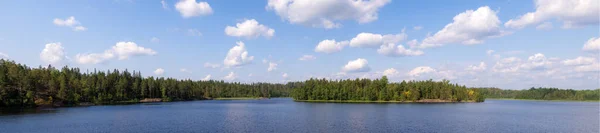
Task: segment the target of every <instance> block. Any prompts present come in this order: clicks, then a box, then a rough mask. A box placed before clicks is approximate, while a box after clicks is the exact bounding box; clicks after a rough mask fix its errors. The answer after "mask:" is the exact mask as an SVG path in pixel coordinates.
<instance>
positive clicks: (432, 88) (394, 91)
mask: <svg viewBox="0 0 600 133" xmlns="http://www.w3.org/2000/svg"><path fill="white" fill-rule="evenodd" d="M296 86H297V87H298V88H295V89H293V90H292V97H293V98H294V100H297V101H396V102H397V101H400V102H418V101H421V100H427V99H429V100H431V99H436V100H442V101H445V102H483V101H484V100H485V97H484V95H481V94H480V93H479V92H478V91H479V90H478V89H474V88H467V87H465V86H461V85H458V84H451V83H450V81H448V80H442V81H432V80H425V81H402V82H400V83H397V82H391V83H390V82H389V81H388V79H387V77H386V76H383V77H382V78H380V79H375V80H371V79H354V80H352V79H347V80H333V81H332V80H326V79H309V80H307V81H305V82H301V83H297V85H296Z"/></svg>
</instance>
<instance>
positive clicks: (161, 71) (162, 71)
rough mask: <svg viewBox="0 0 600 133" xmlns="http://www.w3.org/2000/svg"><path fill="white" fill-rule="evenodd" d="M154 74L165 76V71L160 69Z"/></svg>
mask: <svg viewBox="0 0 600 133" xmlns="http://www.w3.org/2000/svg"><path fill="white" fill-rule="evenodd" d="M154 74H155V75H159V76H160V75H163V74H165V69H162V68H158V69H156V70H154Z"/></svg>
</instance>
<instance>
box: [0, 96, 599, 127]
mask: <svg viewBox="0 0 600 133" xmlns="http://www.w3.org/2000/svg"><path fill="white" fill-rule="evenodd" d="M599 115H600V105H599V102H549V101H521V100H490V99H488V100H486V101H485V102H483V103H454V104H349V103H303V102H293V101H292V99H288V98H274V99H269V100H211V101H186V102H167V103H146V104H133V105H110V106H90V107H70V108H56V109H49V110H41V111H33V112H29V111H27V112H17V113H15V112H12V113H7V112H4V113H2V114H0V132H4V133H21V132H37V133H59V132H60V133H63V132H65V133H83V132H139V133H146V132H159V133H166V132H176V133H185V132H260V133H264V132H277V133H285V132H302V133H315V132H329V133H346V132H455V133H466V132H477V133H482V132H528V133H536V132H568V133H598V132H600V131H599V124H600V120H599V119H600V116H599Z"/></svg>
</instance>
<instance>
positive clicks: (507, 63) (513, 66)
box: [492, 57, 521, 73]
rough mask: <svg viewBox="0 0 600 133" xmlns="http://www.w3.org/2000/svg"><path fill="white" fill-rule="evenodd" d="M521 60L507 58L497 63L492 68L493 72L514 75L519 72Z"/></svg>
mask: <svg viewBox="0 0 600 133" xmlns="http://www.w3.org/2000/svg"><path fill="white" fill-rule="evenodd" d="M520 62H521V59H519V58H517V57H508V58H504V59H501V60H500V61H497V62H496V64H495V65H494V67H493V68H492V71H493V72H500V73H514V72H517V71H519V68H520V67H519V65H520Z"/></svg>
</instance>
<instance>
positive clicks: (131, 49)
mask: <svg viewBox="0 0 600 133" xmlns="http://www.w3.org/2000/svg"><path fill="white" fill-rule="evenodd" d="M155 54H156V51H154V50H152V49H150V48H144V47H141V46H138V45H137V44H136V43H135V42H117V43H116V44H115V46H112V48H111V49H108V50H105V51H104V53H91V54H77V55H76V56H75V61H76V62H77V63H79V64H98V63H102V62H104V61H106V60H109V59H112V58H114V57H118V59H119V60H125V59H128V58H129V57H133V56H144V55H155Z"/></svg>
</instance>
